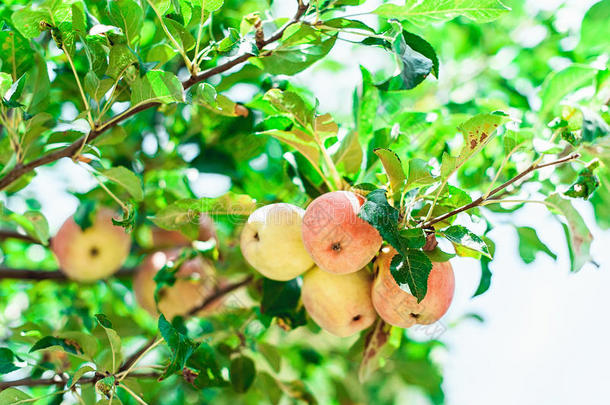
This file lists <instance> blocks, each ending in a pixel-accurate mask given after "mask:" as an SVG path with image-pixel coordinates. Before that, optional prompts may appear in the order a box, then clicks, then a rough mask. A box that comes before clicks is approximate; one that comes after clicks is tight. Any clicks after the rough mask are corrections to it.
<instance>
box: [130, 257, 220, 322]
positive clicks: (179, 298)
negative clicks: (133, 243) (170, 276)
mask: <svg viewBox="0 0 610 405" xmlns="http://www.w3.org/2000/svg"><path fill="white" fill-rule="evenodd" d="M179 252H180V251H179V250H169V251H159V252H155V253H153V254H150V255H148V256H147V257H146V258H145V259H144V261H143V262H142V263H141V264H140V266H139V268H138V271H137V272H136V274H135V276H134V279H133V290H134V293H135V295H136V301H137V302H138V304H139V305H140V306H141V307H142V308H144V309H145V310H147V311H148V312H149V313H150V314H151V315H153V316H158V314H159V313H158V311H157V306H156V305H155V288H156V283H155V280H154V277H155V274H157V272H158V271H159V270H161V269H162V268H163V266H165V265H166V264H167V262H168V261H169V260H175V259H176V257H177V256H178V254H179ZM176 279H177V280H176V282H175V283H174V285H173V286H165V287H163V288H162V289H161V291H160V299H159V305H158V309H159V311H160V312H161V313H163V314H164V315H165V317H166V318H167V319H172V318H173V317H175V316H176V315H186V314H187V313H189V312H190V311H191V310H192V309H193V308H195V307H197V306H199V305H201V304H202V303H203V301H205V300H206V299H207V298H208V297H210V295H211V294H213V293H214V292H215V291H216V289H217V287H218V283H217V277H216V271H215V269H214V267H213V266H212V264H211V263H210V262H208V261H206V260H204V259H202V258H199V257H198V258H195V259H192V260H189V261H187V262H185V263H184V264H183V265H182V266H181V267H180V269H179V270H178V271H177V273H176ZM221 284H222V283H221ZM221 303H222V299H219V300H218V301H216V302H214V303H213V304H212V305H210V306H209V307H208V308H206V309H205V310H203V311H201V312H200V313H199V314H198V315H201V314H205V313H209V312H210V311H212V310H214V309H216V308H217V307H218V306H219V305H220V304H221Z"/></svg>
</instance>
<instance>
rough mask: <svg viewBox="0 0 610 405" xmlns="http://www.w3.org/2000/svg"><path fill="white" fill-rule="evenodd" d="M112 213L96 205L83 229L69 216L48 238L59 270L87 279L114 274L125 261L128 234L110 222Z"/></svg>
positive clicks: (73, 276)
mask: <svg viewBox="0 0 610 405" xmlns="http://www.w3.org/2000/svg"><path fill="white" fill-rule="evenodd" d="M113 215H114V213H113V212H112V211H111V210H109V209H106V208H102V209H100V210H99V211H98V212H97V214H96V216H95V221H94V222H93V224H92V225H91V226H89V227H88V228H86V229H84V230H83V229H81V227H80V226H79V225H78V224H77V223H76V222H75V221H74V218H73V217H70V218H68V219H67V220H66V222H64V224H63V225H62V226H61V228H59V231H58V232H57V234H56V235H55V237H54V238H53V239H52V240H51V250H52V251H53V253H55V257H57V261H58V262H59V266H60V268H61V270H62V271H63V272H64V273H65V274H66V275H67V276H68V278H70V279H72V280H77V281H83V282H90V281H95V280H100V279H102V278H106V277H108V276H110V275H112V274H114V273H115V272H116V271H117V270H118V269H119V268H120V267H121V265H122V264H123V262H125V259H127V256H128V255H129V249H130V247H131V237H130V236H129V235H128V234H127V233H125V230H124V229H123V228H121V227H120V226H115V225H114V224H113V223H112V218H113Z"/></svg>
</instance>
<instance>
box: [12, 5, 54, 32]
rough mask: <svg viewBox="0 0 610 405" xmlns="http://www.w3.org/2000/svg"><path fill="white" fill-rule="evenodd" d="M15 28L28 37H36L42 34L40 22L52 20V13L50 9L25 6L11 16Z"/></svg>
mask: <svg viewBox="0 0 610 405" xmlns="http://www.w3.org/2000/svg"><path fill="white" fill-rule="evenodd" d="M11 19H12V20H13V24H15V28H17V30H18V31H19V32H20V33H21V35H23V36H24V37H26V38H36V37H37V36H38V35H40V26H41V25H40V23H41V22H43V21H44V22H47V23H50V22H51V21H52V17H51V13H49V11H48V10H43V9H37V10H34V9H32V8H30V7H24V8H22V9H20V10H17V11H15V12H14V13H13V15H12V16H11Z"/></svg>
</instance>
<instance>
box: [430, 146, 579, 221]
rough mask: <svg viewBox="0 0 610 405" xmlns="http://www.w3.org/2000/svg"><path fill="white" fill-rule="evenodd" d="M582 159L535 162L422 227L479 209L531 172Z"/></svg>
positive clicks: (572, 158)
mask: <svg viewBox="0 0 610 405" xmlns="http://www.w3.org/2000/svg"><path fill="white" fill-rule="evenodd" d="M578 158H580V154H579V153H572V154H570V155H568V156H566V157H564V158H561V159H557V160H553V161H552V162H547V163H542V164H541V163H537V162H534V163H533V164H532V165H531V166H530V167H528V168H527V169H525V170H524V171H522V172H521V173H519V174H518V175H516V176H515V177H513V178H512V179H510V180H508V181H507V182H505V183H503V184H501V185H499V186H498V187H496V188H494V189H493V190H492V191H491V192H489V193H488V194H487V196H481V197H479V198H477V199H476V200H474V201H473V202H471V203H470V204H466V205H464V206H462V207H460V208H457V209H455V210H453V211H451V212H448V213H446V214H443V215H441V216H439V217H436V218H434V219H431V220H430V221H427V222H425V223H423V225H421V227H423V228H427V227H429V226H431V225H434V224H436V223H437V222H441V221H443V220H445V219H447V218H450V217H452V216H454V215H457V214H459V213H460V212H464V211H467V210H469V209H471V208H474V207H477V206H479V205H482V204H484V203H485V202H486V201H489V200H491V197H493V196H494V195H496V194H497V193H499V192H500V191H502V190H504V189H505V188H506V187H508V186H510V185H511V184H513V183H515V182H516V181H518V180H520V179H522V178H523V177H525V176H527V175H528V174H530V173H531V172H533V171H535V170H538V169H542V168H544V167H549V166H555V165H560V164H563V163H567V162H570V161H572V160H576V159H578Z"/></svg>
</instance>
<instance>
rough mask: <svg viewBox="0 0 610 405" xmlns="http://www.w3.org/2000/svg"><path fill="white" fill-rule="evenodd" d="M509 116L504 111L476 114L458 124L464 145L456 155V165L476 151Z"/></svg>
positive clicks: (481, 147) (459, 164) (462, 162)
mask: <svg viewBox="0 0 610 405" xmlns="http://www.w3.org/2000/svg"><path fill="white" fill-rule="evenodd" d="M508 120H509V117H508V116H507V115H506V114H504V113H501V112H499V113H491V114H478V115H475V116H474V117H472V118H470V119H469V120H468V121H466V122H464V123H462V124H460V126H458V130H459V131H460V132H462V134H463V135H464V147H463V148H462V151H461V152H460V155H459V157H458V161H457V165H458V167H459V166H461V165H462V164H464V162H466V161H467V160H468V159H469V158H470V157H472V156H473V155H474V154H476V153H478V152H479V151H480V150H481V149H483V147H484V146H485V145H486V144H487V143H488V142H489V140H490V139H491V138H492V137H493V135H494V134H495V131H496V129H497V128H498V126H500V125H502V124H504V123H506V122H507V121H508Z"/></svg>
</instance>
